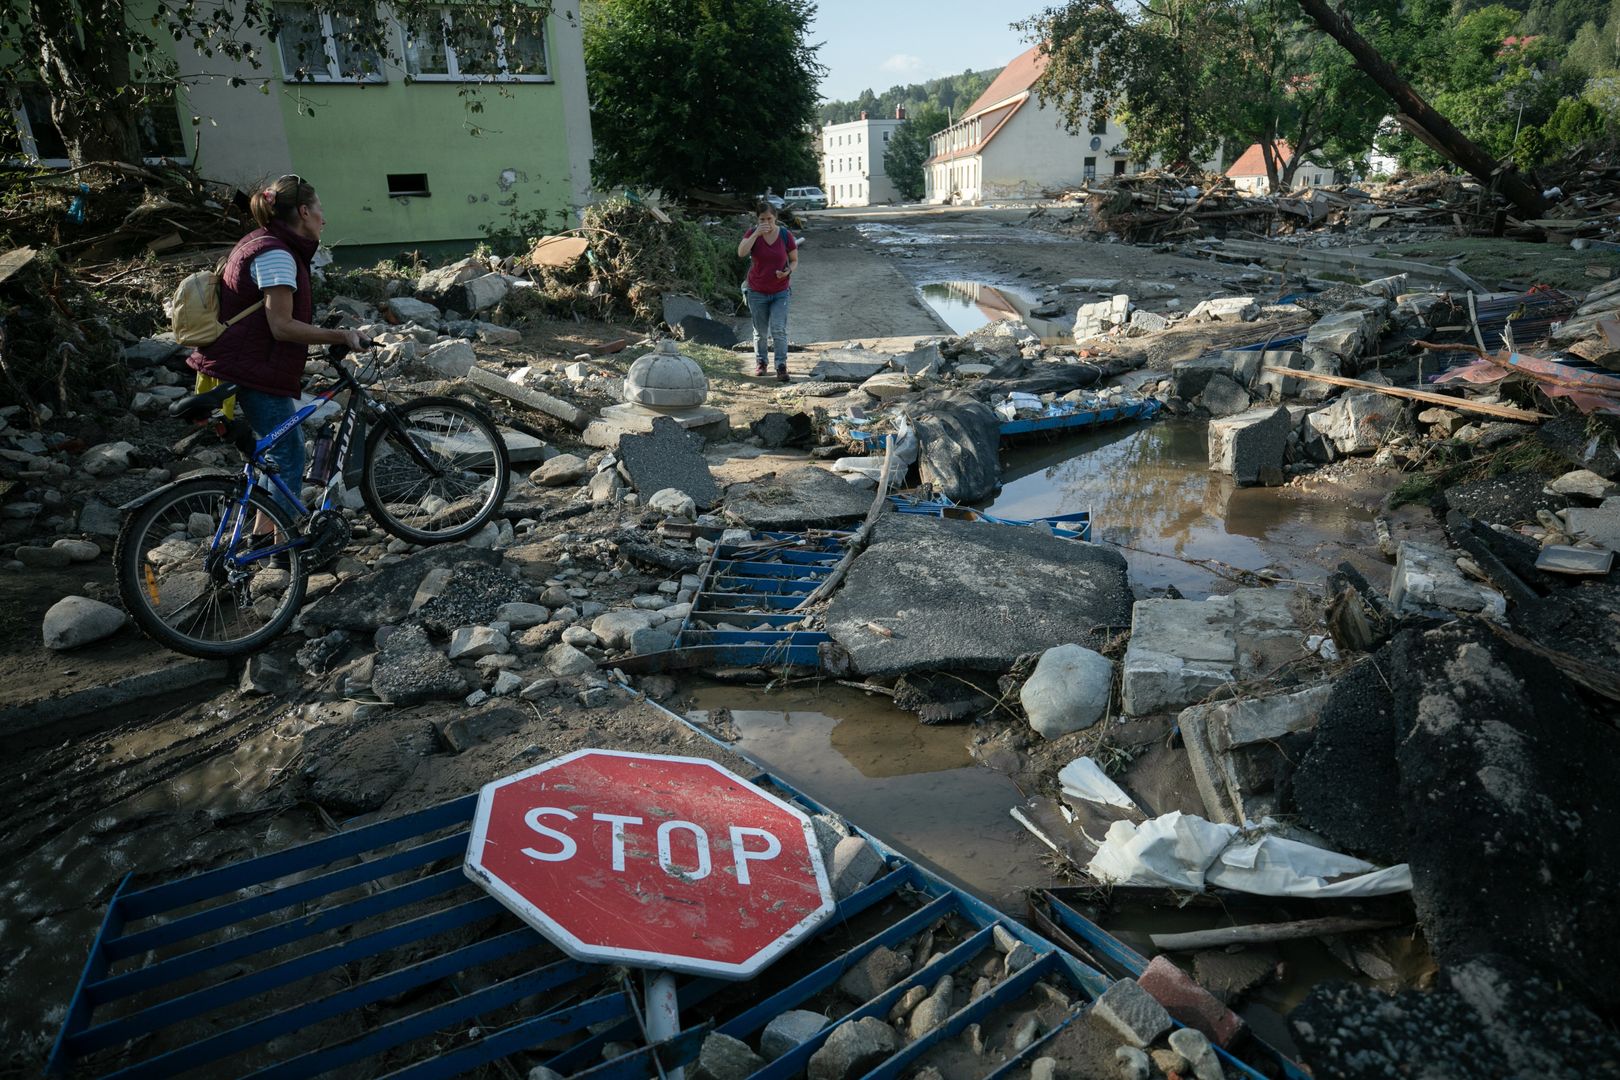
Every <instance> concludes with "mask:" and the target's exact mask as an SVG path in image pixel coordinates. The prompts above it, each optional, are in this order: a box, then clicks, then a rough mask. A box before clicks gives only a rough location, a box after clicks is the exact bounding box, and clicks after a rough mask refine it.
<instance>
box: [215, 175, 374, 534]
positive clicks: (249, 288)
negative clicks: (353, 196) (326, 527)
mask: <svg viewBox="0 0 1620 1080" xmlns="http://www.w3.org/2000/svg"><path fill="white" fill-rule="evenodd" d="M250 207H251V209H252V211H253V220H255V221H257V222H258V223H259V227H258V228H257V229H255V230H253V231H252V232H250V233H248V234H247V235H246V236H244V237H242V239H241V240H239V241H237V243H236V247H234V248H233V249H232V250H231V254H230V256H229V257H228V258H227V259H226V260H225V269H224V270H223V271H221V273H220V282H219V317H220V321H221V322H224V323H227V324H229V328H228V329H227V330H226V331H225V332H224V333H223V334H221V335H220V336H219V337H218V338H217V339H215V340H214V341H213V342H211V343H210V344H208V345H205V346H203V347H202V348H201V349H198V350H197V351H196V352H194V353H192V354H191V357H190V359H189V360H188V361H187V363H188V364H189V365H190V366H191V368H192V370H193V371H197V372H200V373H202V374H203V375H207V376H208V377H210V378H213V379H218V380H219V381H220V382H224V383H235V384H236V386H237V391H236V401H237V407H238V408H240V409H241V411H242V417H243V419H245V420H246V421H247V422H248V425H249V426H250V427H252V428H253V433H254V434H255V435H257V436H259V438H261V439H262V438H264V437H265V436H266V435H268V434H270V433H271V432H273V431H275V430H276V428H277V427H279V426H280V425H281V424H282V423H284V422H285V421H286V420H287V418H288V417H290V416H292V414H293V413H294V412H295V411H297V406H298V393H299V389H300V383H301V380H302V379H303V375H304V362H305V360H307V359H308V358H309V347H310V346H311V345H347V346H348V347H349V348H350V349H361V348H364V347H365V346H366V344H367V343H366V342H365V341H364V339H363V338H361V336H360V335H359V334H358V333H356V332H355V331H353V330H323V329H321V328H320V327H318V326H315V325H314V324H313V323H312V322H311V320H312V319H313V317H314V313H315V296H314V293H313V291H312V290H311V288H310V280H309V263H310V260H311V259H312V258H314V257H315V251H316V249H317V248H318V247H320V242H321V231H322V230H323V229H325V228H326V216H325V215H324V214H322V213H321V200H320V199H319V198H317V197H316V195H315V189H314V188H313V187H311V186H310V185H309V184H308V183H306V182H305V181H304V180H303V178H302V177H298V176H283V177H282V178H281V179H279V180H277V181H276V182H275V183H273V184H269V185H267V186H266V187H265V188H264V189H263V190H261V191H257V192H255V193H254V195H253V199H252V201H251V203H250ZM256 305H257V306H258V310H254V311H252V312H251V313H250V314H248V315H247V316H246V317H245V318H242V319H239V320H238V321H237V322H235V323H234V324H232V323H230V320H231V319H233V318H236V316H238V315H240V314H242V313H243V312H247V311H248V310H249V309H251V308H254V307H255V306H256ZM270 458H271V460H273V461H274V462H275V464H276V469H277V471H278V472H279V473H280V474H281V478H282V480H283V481H284V482H285V483H286V484H287V486H288V487H290V488H292V489H293V490H294V491H297V490H298V488H299V486H300V485H301V484H302V483H303V478H304V440H303V439H283V440H281V442H279V443H277V444H276V445H275V447H274V448H273V449H272V450H271V451H270ZM271 494H272V495H273V496H274V497H275V498H276V500H277V501H278V502H282V503H285V502H286V500H285V499H283V498H282V497H281V493H280V492H279V491H276V490H275V489H274V488H272V489H271ZM287 511H288V512H289V513H293V514H296V513H297V511H296V509H295V508H294V507H292V506H288V507H287ZM256 528H257V527H256Z"/></svg>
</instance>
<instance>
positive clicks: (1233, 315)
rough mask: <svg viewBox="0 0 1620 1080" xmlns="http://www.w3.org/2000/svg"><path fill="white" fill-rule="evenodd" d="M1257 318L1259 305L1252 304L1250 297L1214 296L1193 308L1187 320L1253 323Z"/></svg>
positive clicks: (1252, 300)
mask: <svg viewBox="0 0 1620 1080" xmlns="http://www.w3.org/2000/svg"><path fill="white" fill-rule="evenodd" d="M1259 316H1260V305H1259V304H1257V303H1255V302H1254V297H1252V296H1215V297H1211V298H1210V299H1208V300H1205V301H1203V302H1202V303H1201V304H1199V305H1198V306H1197V307H1195V308H1193V309H1192V311H1191V312H1189V313H1188V315H1187V318H1188V319H1189V320H1197V319H1207V320H1209V321H1212V322H1253V321H1254V320H1255V319H1257V318H1259Z"/></svg>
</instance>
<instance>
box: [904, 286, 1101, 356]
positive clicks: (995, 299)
mask: <svg viewBox="0 0 1620 1080" xmlns="http://www.w3.org/2000/svg"><path fill="white" fill-rule="evenodd" d="M917 292H918V295H920V296H921V297H922V302H923V303H925V304H927V305H928V307H929V308H930V309H932V310H933V312H934V314H936V315H938V316H939V317H940V318H941V319H943V320H944V321H945V324H946V325H947V326H949V327H950V328H951V329H952V330H953V331H955V332H956V333H958V334H971V333H972V332H973V331H975V330H977V329H978V328H979V327H981V326H987V325H989V324H990V323H993V322H1021V323H1023V324H1024V325H1025V326H1027V327H1028V328H1029V329H1030V330H1032V331H1033V332H1034V333H1036V334H1037V335H1039V336H1040V339H1041V343H1042V344H1045V345H1063V344H1067V343H1069V342H1072V341H1073V340H1074V337H1073V334H1072V330H1073V324H1072V323H1070V322H1064V321H1062V320H1059V319H1041V318H1037V317H1036V316H1034V315H1032V314H1031V312H1032V311H1033V310H1034V309H1035V308H1036V307H1038V306H1039V305H1038V304H1037V303H1036V302H1035V300H1034V299H1033V298H1032V297H1030V296H1029V295H1028V294H1027V293H1025V292H1023V291H1022V290H1019V289H1014V288H1010V287H1008V286H1005V285H989V284H986V283H984V282H982V281H936V282H931V283H929V284H927V285H921V286H918V289H917Z"/></svg>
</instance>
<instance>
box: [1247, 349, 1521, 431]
mask: <svg viewBox="0 0 1620 1080" xmlns="http://www.w3.org/2000/svg"><path fill="white" fill-rule="evenodd" d="M1260 370H1261V371H1274V372H1276V373H1277V374H1279V375H1291V376H1293V377H1294V378H1296V379H1314V380H1316V381H1317V382H1325V383H1329V384H1331V385H1333V386H1347V387H1349V388H1350V389H1352V390H1376V391H1378V392H1379V393H1380V394H1387V395H1389V396H1390V397H1398V398H1410V399H1411V400H1413V401H1426V402H1428V403H1429V404H1430V405H1444V406H1445V407H1446V408H1448V409H1461V410H1463V411H1464V412H1477V413H1483V414H1484V415H1486V416H1494V417H1496V418H1497V419H1498V420H1521V421H1523V422H1525V423H1527V424H1528V423H1535V422H1536V421H1538V420H1551V419H1552V417H1551V416H1549V415H1547V414H1546V413H1543V412H1534V411H1532V410H1530V409H1515V408H1514V407H1513V406H1511V405H1488V404H1486V403H1485V402H1483V401H1469V400H1468V399H1467V398H1455V397H1447V396H1446V395H1444V394H1436V393H1432V392H1430V391H1428V390H1410V389H1408V388H1406V387H1404V386H1384V385H1383V384H1381V383H1373V382H1364V381H1363V380H1361V379H1349V378H1346V377H1345V376H1343V375H1325V374H1323V373H1322V372H1319V371H1301V370H1298V369H1296V368H1280V367H1273V366H1271V365H1270V364H1267V365H1266V366H1265V367H1263V368H1261V369H1260Z"/></svg>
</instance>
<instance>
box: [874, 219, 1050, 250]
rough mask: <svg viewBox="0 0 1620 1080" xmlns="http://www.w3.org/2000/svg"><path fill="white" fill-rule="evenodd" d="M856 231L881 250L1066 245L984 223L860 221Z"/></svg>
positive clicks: (1040, 235) (1030, 231)
mask: <svg viewBox="0 0 1620 1080" xmlns="http://www.w3.org/2000/svg"><path fill="white" fill-rule="evenodd" d="M855 231H856V232H857V233H859V234H860V235H861V236H862V237H864V238H865V239H867V240H870V241H872V242H873V243H874V244H882V245H883V246H884V247H939V246H942V245H945V244H1005V243H1007V242H1009V241H1011V240H1016V241H1017V242H1018V243H1020V244H1062V243H1069V242H1070V241H1069V240H1068V238H1067V237H1063V236H1057V235H1054V234H1052V233H1044V232H1040V231H1038V230H1035V229H1024V228H1018V227H1017V226H1014V225H1006V224H998V223H990V222H986V223H983V224H973V223H968V222H952V223H951V224H950V225H949V226H941V225H928V224H924V225H891V224H889V223H888V222H883V221H863V222H860V223H859V224H857V225H856V226H855Z"/></svg>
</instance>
